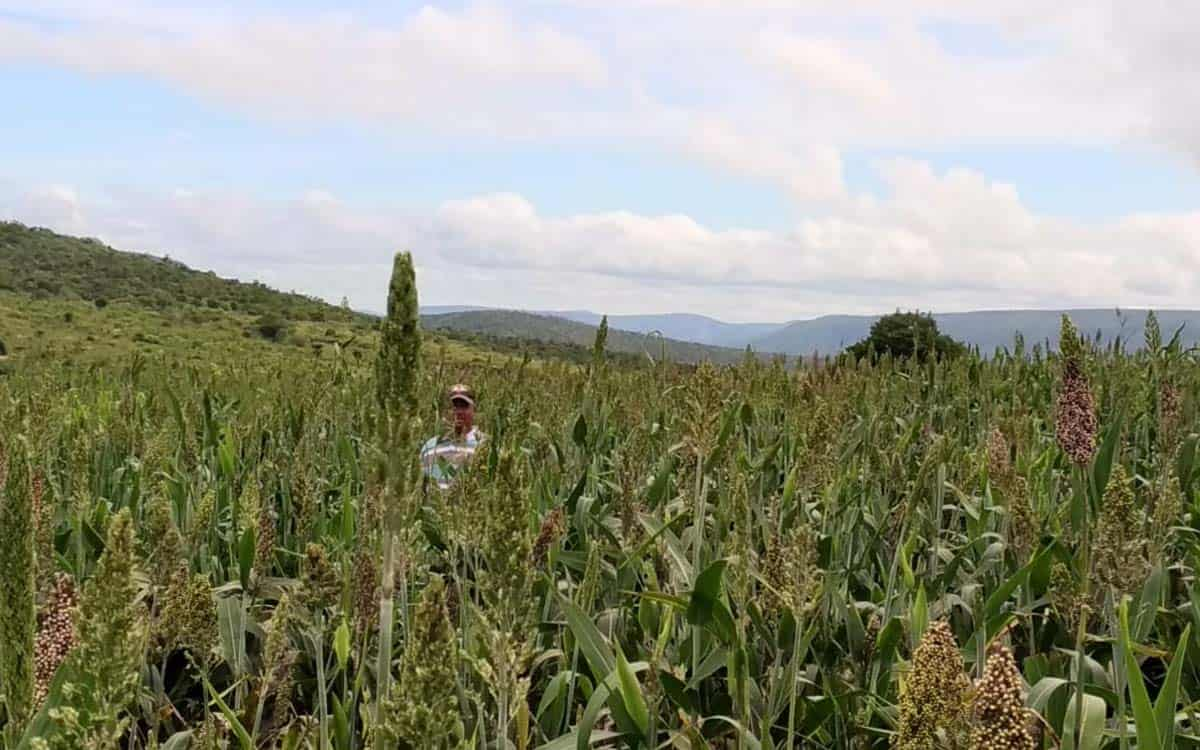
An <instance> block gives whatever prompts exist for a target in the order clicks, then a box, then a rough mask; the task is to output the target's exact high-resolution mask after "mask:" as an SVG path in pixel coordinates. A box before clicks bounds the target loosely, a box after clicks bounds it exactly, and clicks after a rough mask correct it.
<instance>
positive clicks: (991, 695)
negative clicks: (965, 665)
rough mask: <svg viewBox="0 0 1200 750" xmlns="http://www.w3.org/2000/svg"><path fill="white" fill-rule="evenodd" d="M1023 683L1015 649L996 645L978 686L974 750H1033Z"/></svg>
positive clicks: (974, 711) (973, 736)
mask: <svg viewBox="0 0 1200 750" xmlns="http://www.w3.org/2000/svg"><path fill="white" fill-rule="evenodd" d="M1023 687H1024V686H1023V683H1022V680H1021V673H1020V672H1019V671H1018V670H1017V662H1016V660H1015V659H1013V655H1012V651H1010V650H1009V649H1008V648H1007V647H1005V646H997V647H995V648H993V649H992V651H991V653H990V654H988V658H987V664H986V665H985V666H984V671H983V677H982V678H981V679H980V681H979V684H978V685H976V688H975V698H974V701H973V705H972V708H973V718H974V724H975V726H974V729H973V730H972V732H971V747H972V749H973V750H1033V747H1034V743H1033V734H1032V733H1031V732H1030V731H1029V721H1028V720H1029V714H1028V712H1027V711H1026V710H1025V702H1024V700H1023V698H1022V692H1023Z"/></svg>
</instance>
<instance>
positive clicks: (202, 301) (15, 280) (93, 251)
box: [0, 222, 355, 322]
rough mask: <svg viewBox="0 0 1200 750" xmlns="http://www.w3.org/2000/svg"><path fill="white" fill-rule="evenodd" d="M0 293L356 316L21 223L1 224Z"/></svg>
mask: <svg viewBox="0 0 1200 750" xmlns="http://www.w3.org/2000/svg"><path fill="white" fill-rule="evenodd" d="M0 291H9V292H16V293H23V294H27V295H29V296H30V297H32V298H33V299H35V300H46V299H63V300H85V301H88V302H91V303H93V304H94V305H97V306H101V307H102V306H104V305H106V304H110V303H113V302H127V303H129V304H133V305H136V306H139V307H147V308H154V309H158V310H166V309H169V308H178V307H180V306H189V305H190V306H193V307H203V308H208V309H211V310H225V311H232V312H240V313H247V314H251V315H266V314H278V315H282V316H283V317H286V318H288V319H290V320H307V321H315V322H323V321H330V320H341V321H347V322H349V321H351V320H352V319H353V318H354V317H355V313H352V312H350V311H348V310H343V309H342V308H339V307H336V306H333V305H330V304H328V303H326V302H324V301H322V300H319V299H314V298H311V297H305V296H303V295H299V294H288V293H285V292H280V291H277V290H274V289H271V288H270V287H267V286H265V285H263V284H260V283H245V282H242V281H237V280H234V279H224V278H221V277H219V276H217V275H216V274H215V273H212V272H203V271H197V270H194V269H192V268H188V267H187V266H185V265H184V264H182V263H179V262H178V261H173V260H171V259H170V258H169V257H161V258H159V257H154V256H151V255H143V254H140V253H128V252H122V251H119V250H115V249H113V248H111V247H108V246H107V245H105V244H103V243H102V242H100V241H98V240H95V239H90V238H76V237H67V236H64V235H61V234H57V233H55V232H51V231H50V230H48V229H41V228H35V227H27V226H25V225H23V224H20V223H17V222H0Z"/></svg>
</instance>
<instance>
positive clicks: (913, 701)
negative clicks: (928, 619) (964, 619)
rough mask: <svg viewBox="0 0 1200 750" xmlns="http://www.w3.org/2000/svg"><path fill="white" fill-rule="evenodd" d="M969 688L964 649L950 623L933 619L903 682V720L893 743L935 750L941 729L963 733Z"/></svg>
mask: <svg viewBox="0 0 1200 750" xmlns="http://www.w3.org/2000/svg"><path fill="white" fill-rule="evenodd" d="M968 688H969V681H968V680H967V676H966V672H965V671H964V667H963V658H962V653H961V652H960V651H959V648H958V642H957V641H956V640H955V639H954V633H953V632H951V630H950V625H949V623H947V622H946V621H945V620H938V621H937V622H934V623H931V624H930V625H929V627H928V629H927V630H926V631H925V635H924V636H922V637H921V642H920V643H919V644H917V648H916V650H915V651H914V652H913V659H912V668H911V669H910V670H909V673H908V675H907V677H906V678H905V679H904V680H903V681H902V682H901V685H900V724H899V726H898V727H897V731H896V734H895V735H893V737H892V747H893V748H894V749H895V750H934V748H936V747H939V745H938V744H937V743H938V734H939V732H942V733H945V734H947V735H957V734H959V733H961V731H962V728H963V722H964V719H965V715H966V713H965V712H966V707H967V690H968Z"/></svg>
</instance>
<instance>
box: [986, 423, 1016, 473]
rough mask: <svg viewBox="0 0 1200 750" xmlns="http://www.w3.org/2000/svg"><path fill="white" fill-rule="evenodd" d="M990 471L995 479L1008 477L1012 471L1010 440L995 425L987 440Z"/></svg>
mask: <svg viewBox="0 0 1200 750" xmlns="http://www.w3.org/2000/svg"><path fill="white" fill-rule="evenodd" d="M987 455H988V473H989V474H990V475H991V477H992V479H993V480H1003V479H1006V478H1007V477H1008V476H1009V475H1010V474H1011V473H1012V460H1011V459H1010V458H1009V452H1008V441H1007V440H1005V439H1004V433H1003V432H1001V431H1000V429H999V428H997V427H993V428H992V431H991V432H990V433H989V434H988V441H987Z"/></svg>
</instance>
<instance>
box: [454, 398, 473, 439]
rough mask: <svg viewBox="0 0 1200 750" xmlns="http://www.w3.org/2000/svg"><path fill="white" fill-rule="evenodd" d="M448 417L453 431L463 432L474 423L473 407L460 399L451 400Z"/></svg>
mask: <svg viewBox="0 0 1200 750" xmlns="http://www.w3.org/2000/svg"><path fill="white" fill-rule="evenodd" d="M450 416H451V420H452V421H453V422H454V429H455V430H456V431H458V432H465V431H467V430H469V429H471V426H472V425H473V424H474V423H475V407H474V406H472V405H471V404H470V403H468V402H467V401H465V400H463V399H461V398H456V399H453V400H452V401H451V402H450Z"/></svg>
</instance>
